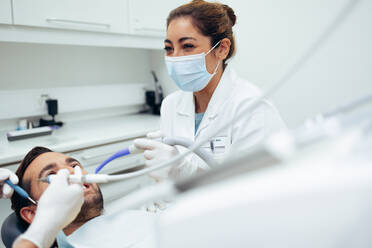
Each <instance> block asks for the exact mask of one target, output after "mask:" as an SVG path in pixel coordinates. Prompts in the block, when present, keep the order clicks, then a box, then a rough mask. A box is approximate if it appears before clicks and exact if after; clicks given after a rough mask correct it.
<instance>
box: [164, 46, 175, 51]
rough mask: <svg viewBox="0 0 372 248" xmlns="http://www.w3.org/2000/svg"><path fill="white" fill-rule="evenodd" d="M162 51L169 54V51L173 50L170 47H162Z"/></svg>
mask: <svg viewBox="0 0 372 248" xmlns="http://www.w3.org/2000/svg"><path fill="white" fill-rule="evenodd" d="M164 50H165V51H166V52H170V51H172V50H173V49H172V48H171V47H170V46H165V47H164Z"/></svg>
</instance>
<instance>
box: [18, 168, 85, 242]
mask: <svg viewBox="0 0 372 248" xmlns="http://www.w3.org/2000/svg"><path fill="white" fill-rule="evenodd" d="M79 169H80V168H78V166H77V167H75V172H74V173H75V174H77V173H81V170H79ZM77 170H79V171H80V172H79V171H77ZM69 175H70V173H69V171H68V170H67V169H63V170H60V171H58V173H57V176H56V177H55V178H54V179H53V180H52V181H51V183H50V185H49V187H48V188H47V189H46V190H45V192H44V193H43V194H42V196H41V197H40V200H39V201H38V205H37V212H36V215H35V217H34V219H33V221H32V224H31V225H30V227H29V228H28V229H27V231H26V232H25V233H24V234H22V235H21V236H20V237H19V238H18V239H17V240H16V242H15V243H14V246H13V247H28V246H20V245H21V244H22V242H32V243H33V244H34V245H35V246H36V247H50V246H51V245H52V243H53V241H54V239H55V237H56V236H57V234H58V232H59V231H61V230H62V229H63V228H64V227H66V226H67V225H68V224H70V223H71V222H72V221H73V220H74V219H75V218H76V216H77V215H78V214H79V212H80V209H81V206H82V205H83V203H84V190H83V186H82V185H81V184H69V183H68V176H69ZM16 245H19V246H16ZM35 246H34V247H35ZM31 247H32V246H31Z"/></svg>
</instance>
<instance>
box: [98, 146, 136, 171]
mask: <svg viewBox="0 0 372 248" xmlns="http://www.w3.org/2000/svg"><path fill="white" fill-rule="evenodd" d="M129 154H130V151H129V148H125V149H123V150H120V151H118V152H117V153H115V154H114V155H111V156H110V157H109V158H108V159H106V160H105V161H104V162H103V163H102V164H100V166H98V167H97V168H96V174H97V173H98V172H100V171H101V170H102V169H103V167H105V166H106V164H108V163H110V162H111V161H112V160H114V159H117V158H120V157H124V156H126V155H129Z"/></svg>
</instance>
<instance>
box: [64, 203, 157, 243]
mask: <svg viewBox="0 0 372 248" xmlns="http://www.w3.org/2000/svg"><path fill="white" fill-rule="evenodd" d="M154 222H155V215H154V214H152V213H148V212H145V211H138V210H129V211H128V210H124V211H122V212H117V213H114V214H110V215H102V216H98V217H96V218H94V219H92V220H90V221H88V222H87V223H85V224H84V225H83V226H81V227H80V228H79V229H77V230H76V231H75V232H74V233H72V234H71V235H69V236H67V241H68V243H69V244H71V245H72V246H73V247H78V248H80V247H81V248H88V247H89V248H94V247H99V248H102V247H115V248H116V247H131V248H132V247H133V248H153V247H156V245H155V236H154V232H155V230H154Z"/></svg>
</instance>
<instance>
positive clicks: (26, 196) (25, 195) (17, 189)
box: [5, 179, 37, 205]
mask: <svg viewBox="0 0 372 248" xmlns="http://www.w3.org/2000/svg"><path fill="white" fill-rule="evenodd" d="M5 183H6V184H8V185H9V186H10V187H12V188H13V189H14V191H15V192H16V193H17V194H18V195H20V196H21V197H22V198H24V199H27V200H29V201H30V202H31V203H32V204H34V205H37V202H36V201H35V200H34V199H32V198H31V197H30V195H29V194H28V193H27V192H26V191H25V190H24V189H22V188H21V187H20V186H18V185H15V184H13V183H12V182H11V181H10V180H9V179H7V180H5Z"/></svg>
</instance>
